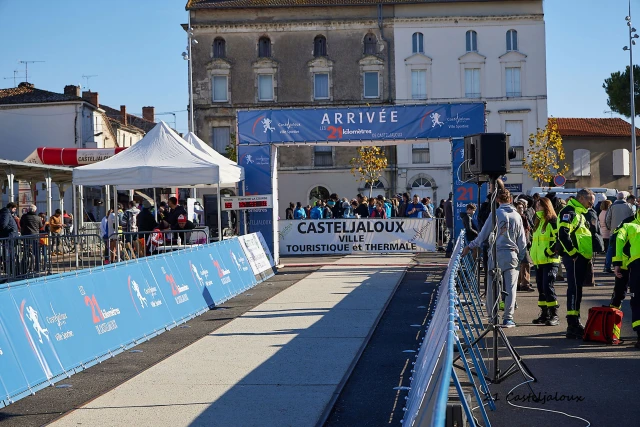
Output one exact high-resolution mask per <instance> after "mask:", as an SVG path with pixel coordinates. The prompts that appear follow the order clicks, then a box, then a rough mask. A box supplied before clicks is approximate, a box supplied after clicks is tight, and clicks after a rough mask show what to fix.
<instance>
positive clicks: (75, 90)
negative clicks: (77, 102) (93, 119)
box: [64, 85, 80, 98]
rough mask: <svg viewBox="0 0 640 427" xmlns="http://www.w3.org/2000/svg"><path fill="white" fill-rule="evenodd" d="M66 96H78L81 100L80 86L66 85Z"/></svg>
mask: <svg viewBox="0 0 640 427" xmlns="http://www.w3.org/2000/svg"><path fill="white" fill-rule="evenodd" d="M64 94H65V95H69V96H77V97H78V98H80V86H76V85H66V86H65V87H64Z"/></svg>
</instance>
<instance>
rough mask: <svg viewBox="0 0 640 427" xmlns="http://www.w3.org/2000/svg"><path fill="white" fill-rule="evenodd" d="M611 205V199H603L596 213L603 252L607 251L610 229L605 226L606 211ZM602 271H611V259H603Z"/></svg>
mask: <svg viewBox="0 0 640 427" xmlns="http://www.w3.org/2000/svg"><path fill="white" fill-rule="evenodd" d="M609 207H611V200H604V201H603V202H602V203H600V214H599V215H598V222H600V232H601V233H602V240H603V243H604V251H605V253H607V255H608V252H609V238H610V237H611V229H609V227H607V221H606V218H607V211H608V210H609ZM607 260H609V264H607ZM603 273H613V270H612V269H611V259H610V258H609V257H606V258H605V261H604V270H603Z"/></svg>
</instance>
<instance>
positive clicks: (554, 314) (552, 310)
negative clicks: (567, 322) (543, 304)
mask: <svg viewBox="0 0 640 427" xmlns="http://www.w3.org/2000/svg"><path fill="white" fill-rule="evenodd" d="M559 323H560V318H559V317H558V306H557V305H556V306H555V307H549V318H548V319H547V321H546V323H545V325H547V326H558V324H559Z"/></svg>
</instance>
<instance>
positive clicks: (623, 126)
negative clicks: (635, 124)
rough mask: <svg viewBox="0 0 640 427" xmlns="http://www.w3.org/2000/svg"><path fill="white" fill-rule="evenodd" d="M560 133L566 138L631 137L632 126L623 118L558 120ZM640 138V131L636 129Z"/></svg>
mask: <svg viewBox="0 0 640 427" xmlns="http://www.w3.org/2000/svg"><path fill="white" fill-rule="evenodd" d="M557 120H558V131H559V132H560V135H562V136H563V137H565V136H599V137H616V136H617V137H625V136H626V137H630V136H631V125H630V124H629V123H628V122H625V121H624V120H622V119H621V118H593V119H580V118H558V119H557ZM636 135H637V136H640V129H638V128H636Z"/></svg>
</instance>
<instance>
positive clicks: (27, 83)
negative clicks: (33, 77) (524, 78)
mask: <svg viewBox="0 0 640 427" xmlns="http://www.w3.org/2000/svg"><path fill="white" fill-rule="evenodd" d="M18 87H26V88H29V89H33V88H34V86H33V83H29V82H22V83H20V84H19V85H18Z"/></svg>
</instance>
